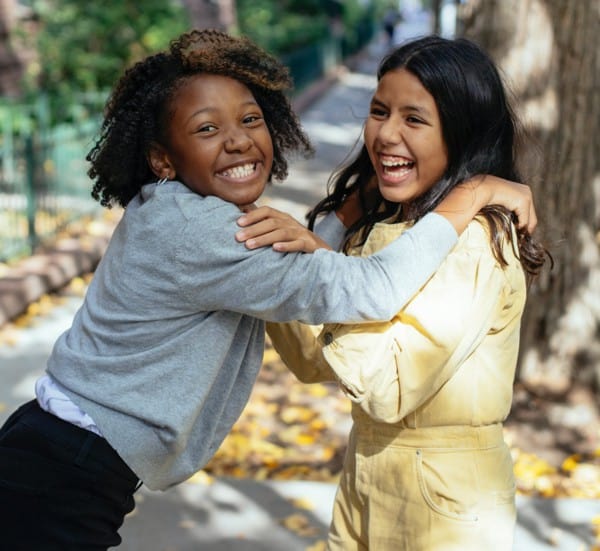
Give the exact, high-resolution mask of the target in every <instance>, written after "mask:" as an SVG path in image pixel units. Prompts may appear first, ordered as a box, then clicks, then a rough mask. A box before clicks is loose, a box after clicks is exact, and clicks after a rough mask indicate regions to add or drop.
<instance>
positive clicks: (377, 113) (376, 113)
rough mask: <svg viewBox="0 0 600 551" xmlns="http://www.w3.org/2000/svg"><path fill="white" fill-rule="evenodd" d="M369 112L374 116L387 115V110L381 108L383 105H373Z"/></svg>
mask: <svg viewBox="0 0 600 551" xmlns="http://www.w3.org/2000/svg"><path fill="white" fill-rule="evenodd" d="M369 114H370V115H371V116H372V117H385V116H386V115H387V111H385V109H381V107H371V110H370V111H369Z"/></svg>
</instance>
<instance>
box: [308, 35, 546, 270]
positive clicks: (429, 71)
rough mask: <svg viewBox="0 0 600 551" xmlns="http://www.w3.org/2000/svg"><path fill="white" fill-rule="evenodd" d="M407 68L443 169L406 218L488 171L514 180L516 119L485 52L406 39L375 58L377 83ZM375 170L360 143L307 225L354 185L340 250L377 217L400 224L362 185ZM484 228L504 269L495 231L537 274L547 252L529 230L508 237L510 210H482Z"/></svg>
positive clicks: (395, 209) (395, 208)
mask: <svg viewBox="0 0 600 551" xmlns="http://www.w3.org/2000/svg"><path fill="white" fill-rule="evenodd" d="M397 69H406V70H407V71H409V72H410V73H412V74H413V75H414V76H416V77H417V78H418V79H419V80H420V82H421V84H422V85H423V87H424V88H425V89H426V90H427V91H428V92H429V93H430V94H431V96H432V97H433V99H434V100H435V103H436V106H437V109H438V112H439V116H440V121H441V126H442V135H443V139H444V142H445V145H446V148H447V153H448V166H447V168H446V171H445V173H444V175H443V176H442V178H441V179H440V180H439V181H438V182H436V183H435V184H434V185H433V186H432V187H431V188H430V189H429V190H428V191H426V192H425V193H424V194H423V195H421V196H420V197H418V198H416V199H415V200H414V201H413V202H412V203H411V213H410V216H411V219H412V220H414V221H417V220H418V219H420V218H422V217H423V216H424V215H425V214H427V213H428V212H430V211H432V210H433V209H434V208H435V207H436V206H437V205H438V204H439V203H440V202H441V201H442V200H443V199H444V197H445V196H446V195H447V194H448V193H449V192H450V190H452V189H453V188H454V187H455V186H456V185H458V184H460V183H461V182H464V181H466V180H468V179H469V178H472V177H475V176H477V175H484V174H491V175H494V176H499V177H501V178H505V179H507V180H512V181H521V177H520V175H519V173H518V171H517V168H516V146H517V142H518V138H519V137H520V128H519V127H518V123H517V118H516V116H515V114H514V112H513V110H512V108H511V106H510V104H509V102H508V100H507V96H506V92H505V90H504V86H503V83H502V79H501V77H500V75H499V73H498V70H497V69H496V67H495V65H494V63H493V62H492V60H491V59H490V58H489V56H488V55H487V54H486V53H485V52H484V51H483V50H482V49H481V48H479V46H477V45H476V44H475V43H473V42H471V41H469V40H466V39H457V40H448V39H444V38H440V37H438V36H428V37H424V38H420V39H417V40H414V41H411V42H409V43H406V44H404V45H402V46H400V47H398V48H396V49H395V50H394V51H392V52H391V53H390V54H389V55H387V56H386V57H385V58H384V59H383V60H382V61H381V63H380V65H379V68H378V71H377V80H378V81H379V80H381V78H382V77H383V75H385V74H386V73H387V72H388V71H392V70H397ZM374 177H375V171H374V168H373V166H372V164H371V161H370V159H369V155H368V152H367V149H366V147H365V146H364V145H363V146H362V148H361V149H360V151H359V152H358V154H357V155H356V156H355V158H354V159H353V160H352V161H351V162H350V163H349V164H348V165H346V166H345V167H342V168H341V169H340V170H339V171H338V172H336V173H334V174H333V176H332V179H331V181H330V185H331V187H332V189H331V191H330V193H329V194H328V196H327V197H326V198H325V199H323V200H322V201H321V202H320V203H319V204H318V205H317V206H316V207H315V208H314V209H313V210H312V211H311V212H310V213H309V215H308V219H309V227H311V228H312V227H313V225H314V222H315V219H316V217H317V216H318V215H319V214H322V213H326V212H330V211H332V210H336V209H337V208H338V207H339V206H341V205H342V203H343V202H344V200H345V199H346V197H348V195H349V194H351V193H353V192H354V191H357V190H358V193H359V200H360V203H361V206H362V209H363V215H362V217H361V218H360V219H359V220H358V221H357V222H356V223H355V224H353V225H352V226H351V227H350V228H348V231H347V233H346V241H345V245H344V250H345V251H348V249H349V247H350V244H352V245H357V244H362V243H364V240H365V239H366V237H367V235H368V233H369V231H370V230H371V229H372V227H373V225H374V224H375V223H376V222H378V221H380V220H383V219H387V218H392V221H400V219H401V217H402V215H403V214H405V213H401V209H400V207H399V205H398V204H397V203H392V202H390V201H386V200H385V199H384V198H383V197H382V196H381V194H380V193H379V190H378V189H376V187H375V186H371V185H369V184H370V182H371V181H372V179H373V178H374ZM481 214H482V215H483V216H484V217H485V218H486V220H487V222H488V224H489V226H490V231H491V236H492V239H491V245H492V251H493V253H494V255H495V257H496V259H497V260H498V262H499V263H500V264H501V265H503V266H505V265H506V260H505V259H504V257H503V255H502V236H503V235H505V236H506V237H507V238H508V239H510V240H511V242H512V243H513V247H514V249H515V251H516V252H518V253H519V254H518V256H519V258H520V259H521V263H522V265H523V268H524V269H525V271H526V273H527V274H529V275H536V274H537V273H538V272H539V270H540V269H541V267H542V265H543V263H544V260H545V256H546V251H545V249H544V248H543V247H542V246H540V245H539V244H538V243H536V242H535V241H534V240H533V239H532V238H531V237H530V236H529V235H527V234H525V233H522V234H519V237H518V239H517V240H516V241H517V242H515V240H514V239H513V233H512V229H511V219H512V215H511V213H509V212H508V211H507V210H506V209H504V208H502V207H499V206H488V207H486V208H484V209H483V210H482V211H481Z"/></svg>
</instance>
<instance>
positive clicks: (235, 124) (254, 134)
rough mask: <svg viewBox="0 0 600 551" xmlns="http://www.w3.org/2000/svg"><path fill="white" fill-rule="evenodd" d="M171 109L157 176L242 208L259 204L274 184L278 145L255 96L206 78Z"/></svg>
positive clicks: (187, 86) (182, 91) (194, 82)
mask: <svg viewBox="0 0 600 551" xmlns="http://www.w3.org/2000/svg"><path fill="white" fill-rule="evenodd" d="M171 106H172V109H173V113H172V117H171V118H170V119H169V128H168V131H167V133H166V135H167V143H166V144H162V145H160V146H157V147H156V148H154V149H153V150H152V151H151V152H150V155H149V159H150V164H151V166H152V169H153V171H154V173H155V174H156V175H157V176H158V177H159V178H162V177H168V178H170V179H173V178H177V179H179V180H180V181H182V182H183V183H184V184H185V185H186V186H188V187H189V188H190V189H191V190H193V191H195V192H196V193H198V194H200V195H215V196H217V197H220V198H221V199H224V200H225V201H229V202H231V203H234V204H236V205H238V206H239V207H240V208H243V207H244V206H246V205H249V204H251V203H253V202H254V201H256V200H257V199H258V198H259V197H260V196H261V194H262V193H263V191H264V189H265V186H266V184H267V182H268V180H269V174H270V172H271V167H272V165H273V142H272V140H271V134H270V132H269V129H268V127H267V124H266V122H265V120H264V118H263V113H262V110H261V108H260V106H259V105H258V103H257V102H256V100H255V99H254V96H253V95H252V93H251V92H250V90H249V89H248V88H247V87H246V86H245V85H244V84H242V83H241V82H239V81H237V80H235V79H232V78H229V77H225V76H221V75H212V74H201V75H198V76H195V77H192V78H190V80H188V81H186V82H185V83H184V84H183V85H182V86H181V87H180V88H179V90H178V91H177V92H176V93H175V96H174V98H173V99H172V101H171Z"/></svg>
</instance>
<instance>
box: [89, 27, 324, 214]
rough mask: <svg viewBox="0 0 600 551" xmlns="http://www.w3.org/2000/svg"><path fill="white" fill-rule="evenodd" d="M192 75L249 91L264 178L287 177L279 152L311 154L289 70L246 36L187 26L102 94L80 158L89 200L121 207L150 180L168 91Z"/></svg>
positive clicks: (164, 126)
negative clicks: (260, 118) (262, 134)
mask: <svg viewBox="0 0 600 551" xmlns="http://www.w3.org/2000/svg"><path fill="white" fill-rule="evenodd" d="M198 74H215V75H223V76H228V77H231V78H234V79H236V80H238V81H240V82H242V83H243V84H244V85H246V86H247V87H248V89H249V90H250V91H251V92H252V94H253V95H254V98H255V99H256V101H257V103H258V104H259V106H260V108H261V109H262V111H263V115H264V118H265V122H266V124H267V127H268V129H269V132H270V134H271V138H272V141H273V167H272V169H271V174H270V176H269V180H271V178H275V179H276V180H283V179H284V178H285V177H286V176H287V171H288V164H287V159H286V157H285V154H286V153H288V152H294V151H298V152H302V153H304V154H305V155H308V154H310V153H312V151H313V149H312V146H311V144H310V141H309V139H308V137H307V136H306V134H305V133H304V131H303V130H302V127H301V125H300V122H299V121H298V118H297V116H296V114H295V113H294V112H293V110H292V108H291V105H290V102H289V100H288V98H287V96H286V95H285V92H286V91H289V90H291V88H292V80H291V77H290V75H289V71H288V69H287V68H286V67H285V66H284V65H283V64H281V63H280V62H279V61H278V60H277V59H275V58H274V57H273V56H271V55H270V54H268V53H267V52H266V51H264V50H262V49H261V48H259V47H258V46H257V45H256V44H254V43H253V42H251V41H250V40H249V39H247V38H245V37H239V38H238V37H233V36H230V35H228V34H226V33H223V32H221V31H217V30H213V29H206V30H194V31H190V32H188V33H185V34H183V35H181V36H180V37H179V38H177V39H175V40H174V41H172V42H171V44H170V47H169V49H168V50H166V51H164V52H161V53H158V54H155V55H152V56H149V57H147V58H146V59H144V60H142V61H140V62H138V63H136V64H135V65H134V66H133V67H131V68H130V69H128V70H127V71H126V72H125V74H124V75H123V76H122V77H121V79H120V80H119V81H118V82H117V84H116V86H115V89H114V90H113V93H112V94H111V96H110V98H109V99H108V101H107V103H106V108H105V114H104V120H103V123H102V127H101V130H100V136H99V137H98V139H97V140H96V143H95V144H94V146H93V148H92V149H91V150H90V152H89V153H88V155H87V156H86V160H87V161H89V162H90V164H91V168H90V169H89V170H88V176H89V177H90V178H91V179H92V180H94V187H93V190H92V197H94V199H96V200H97V201H100V204H101V205H102V206H104V207H109V208H110V207H111V206H112V205H113V204H119V205H121V206H122V207H125V206H126V205H127V204H128V203H129V201H130V200H131V199H132V198H133V197H134V196H135V195H136V194H137V193H138V191H139V189H140V188H141V187H142V186H143V185H144V184H147V183H149V182H151V181H153V180H154V179H156V177H155V175H154V174H153V172H152V170H151V168H150V165H149V164H148V161H147V155H148V153H149V151H150V148H151V147H152V146H153V144H156V143H164V138H165V135H166V131H167V127H168V122H169V118H170V116H171V101H172V99H173V97H174V94H175V92H176V91H177V90H178V89H179V88H180V86H181V85H182V84H183V83H185V82H186V81H187V80H188V79H189V78H190V77H193V76H195V75H198Z"/></svg>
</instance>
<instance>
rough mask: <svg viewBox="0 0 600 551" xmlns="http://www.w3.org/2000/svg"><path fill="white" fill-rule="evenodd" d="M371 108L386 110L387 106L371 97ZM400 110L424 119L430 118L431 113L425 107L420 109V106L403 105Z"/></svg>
mask: <svg viewBox="0 0 600 551" xmlns="http://www.w3.org/2000/svg"><path fill="white" fill-rule="evenodd" d="M371 106H378V107H386V108H387V105H386V104H385V103H384V102H383V101H381V100H379V99H377V98H376V97H373V98H372V99H371ZM400 109H401V111H409V112H411V113H417V114H419V115H422V116H424V117H431V111H429V109H427V108H425V107H422V106H421V105H403V106H402V107H401V108H400Z"/></svg>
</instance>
